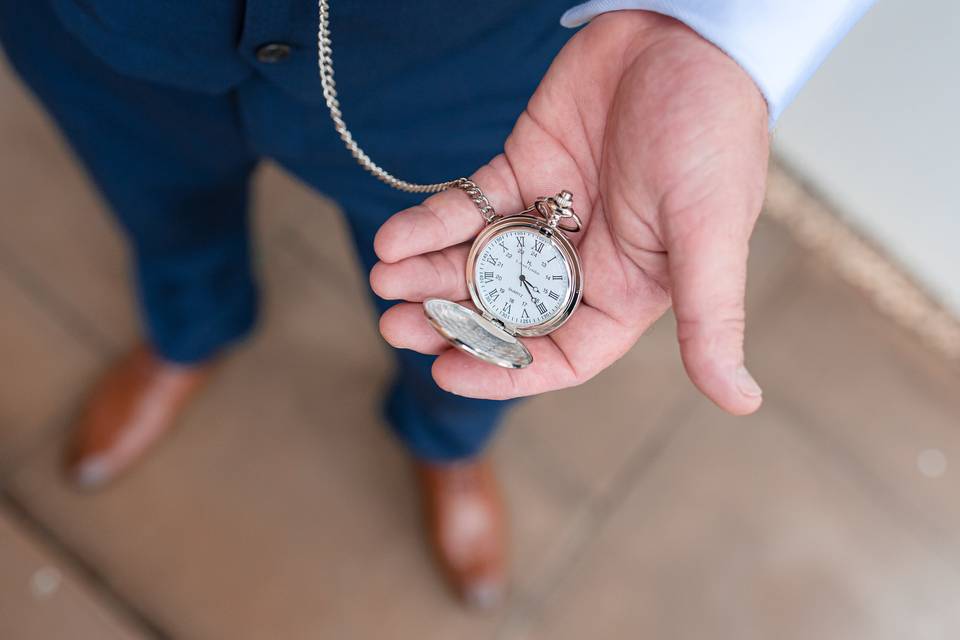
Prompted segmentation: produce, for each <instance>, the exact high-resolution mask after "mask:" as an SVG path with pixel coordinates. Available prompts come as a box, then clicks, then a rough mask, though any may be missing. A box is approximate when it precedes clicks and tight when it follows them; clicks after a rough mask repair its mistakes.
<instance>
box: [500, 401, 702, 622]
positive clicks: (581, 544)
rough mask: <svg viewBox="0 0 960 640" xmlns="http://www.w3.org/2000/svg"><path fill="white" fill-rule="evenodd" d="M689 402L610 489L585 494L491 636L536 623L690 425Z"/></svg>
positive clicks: (634, 455) (664, 422)
mask: <svg viewBox="0 0 960 640" xmlns="http://www.w3.org/2000/svg"><path fill="white" fill-rule="evenodd" d="M692 404H693V403H691V401H690V398H689V397H685V398H681V399H679V400H678V401H677V403H676V405H675V406H674V407H673V408H672V409H671V410H670V411H668V412H666V414H665V415H664V417H663V418H661V420H660V425H659V426H658V427H657V428H655V429H653V430H652V431H651V432H650V435H649V437H647V438H644V439H643V441H642V442H641V443H640V444H639V445H638V446H636V447H635V448H634V450H633V451H632V452H631V453H630V455H629V456H628V457H627V460H626V462H624V463H623V464H622V465H621V466H620V468H619V469H617V471H616V472H615V473H614V475H613V478H612V480H611V482H610V485H609V486H610V487H611V489H610V490H608V491H606V492H604V493H602V494H597V495H594V496H591V497H589V498H587V500H586V501H585V502H584V504H583V506H582V507H580V508H579V509H578V510H577V513H576V514H575V515H574V517H573V523H572V524H571V525H568V526H567V527H565V528H564V530H563V531H562V532H560V538H561V540H560V543H559V544H558V545H557V546H556V547H555V548H554V550H552V551H551V552H550V553H548V558H547V559H546V560H545V561H544V562H543V565H544V567H543V569H542V570H541V571H540V572H539V573H540V576H539V577H538V578H537V579H536V580H535V581H534V583H533V585H532V586H530V587H527V588H526V589H524V591H523V592H522V593H518V594H517V596H516V598H517V601H518V602H517V604H516V605H514V606H513V607H511V611H509V612H508V613H507V615H505V616H504V618H503V620H502V621H501V623H500V624H499V626H498V628H497V630H496V632H495V634H494V638H496V639H497V640H515V639H517V638H521V637H524V636H525V634H526V633H527V632H528V631H529V630H530V629H531V628H533V627H534V626H535V625H537V624H538V622H539V618H540V614H541V612H542V610H543V607H544V606H545V605H546V604H547V603H548V602H549V601H550V600H551V598H552V597H553V595H554V594H555V593H556V592H557V591H558V590H559V588H560V587H561V586H562V585H563V584H565V583H566V582H567V581H568V580H570V579H572V577H573V576H575V575H576V574H577V569H578V568H579V567H580V566H581V565H582V564H583V563H584V562H585V561H586V558H587V554H588V553H589V550H590V549H591V547H592V546H593V542H594V541H595V539H596V537H597V534H598V533H599V532H600V531H601V530H602V529H603V527H604V525H605V524H606V523H607V522H608V521H609V520H610V518H611V517H612V516H613V515H614V514H615V513H616V512H617V511H619V509H620V507H621V506H622V505H623V504H624V503H625V502H626V500H627V498H628V497H629V495H630V494H631V493H632V492H633V491H634V490H635V489H636V488H637V487H638V486H639V485H640V484H641V483H642V482H643V479H644V477H645V476H646V475H647V472H648V471H649V470H650V469H651V468H652V467H653V466H654V465H655V464H656V462H657V460H659V459H660V457H661V456H662V454H663V452H664V451H666V449H667V448H668V447H669V445H670V443H671V442H673V440H674V439H675V438H676V437H677V434H679V433H680V431H681V430H682V429H683V428H685V427H686V426H688V424H689V421H688V419H689V417H690V416H691V414H692V413H693V411H694V408H693V406H692Z"/></svg>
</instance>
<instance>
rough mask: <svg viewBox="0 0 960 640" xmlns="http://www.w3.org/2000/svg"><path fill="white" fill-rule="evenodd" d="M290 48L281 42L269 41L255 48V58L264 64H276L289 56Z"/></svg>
mask: <svg viewBox="0 0 960 640" xmlns="http://www.w3.org/2000/svg"><path fill="white" fill-rule="evenodd" d="M291 51H292V48H291V47H290V45H288V44H284V43H282V42H271V43H269V44H265V45H262V46H260V47H258V48H257V60H259V61H260V62H263V63H265V64H276V63H277V62H283V61H284V60H286V59H287V58H289V57H290V52H291Z"/></svg>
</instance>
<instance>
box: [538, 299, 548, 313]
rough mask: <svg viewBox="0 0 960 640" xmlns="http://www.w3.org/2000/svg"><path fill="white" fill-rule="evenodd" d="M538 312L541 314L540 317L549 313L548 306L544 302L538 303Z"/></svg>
mask: <svg viewBox="0 0 960 640" xmlns="http://www.w3.org/2000/svg"><path fill="white" fill-rule="evenodd" d="M537 311H539V312H540V315H543V314H544V313H546V312H547V305H545V304H543V303H542V302H538V303H537Z"/></svg>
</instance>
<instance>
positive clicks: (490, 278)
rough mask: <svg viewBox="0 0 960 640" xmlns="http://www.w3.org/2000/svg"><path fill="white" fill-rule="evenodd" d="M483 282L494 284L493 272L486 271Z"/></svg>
mask: <svg viewBox="0 0 960 640" xmlns="http://www.w3.org/2000/svg"><path fill="white" fill-rule="evenodd" d="M483 281H484V282H493V271H484V272H483Z"/></svg>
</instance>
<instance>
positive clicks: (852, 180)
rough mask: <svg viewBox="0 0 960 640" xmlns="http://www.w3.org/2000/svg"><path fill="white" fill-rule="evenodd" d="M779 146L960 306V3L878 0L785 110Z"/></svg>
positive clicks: (853, 218) (855, 219) (851, 216)
mask: <svg viewBox="0 0 960 640" xmlns="http://www.w3.org/2000/svg"><path fill="white" fill-rule="evenodd" d="M774 149H775V150H776V151H777V152H778V153H779V154H780V155H781V157H782V158H784V159H785V160H786V161H787V163H788V164H789V165H790V166H792V167H793V168H794V169H796V170H798V172H799V173H800V174H801V175H802V176H804V177H805V178H807V179H808V180H809V181H810V182H811V183H812V184H813V185H814V186H815V187H816V189H818V190H819V191H820V192H821V193H823V194H824V195H826V196H827V198H828V200H830V201H831V202H832V203H833V204H835V205H836V206H837V208H838V209H839V210H840V211H841V212H842V213H843V214H844V215H845V217H846V218H847V219H848V220H849V221H850V222H851V223H852V224H853V225H854V226H855V227H858V228H860V229H861V230H862V231H864V232H865V234H866V235H867V236H868V237H871V238H872V239H873V240H875V241H876V242H877V243H878V244H880V245H881V246H882V247H884V248H885V249H886V250H887V251H888V253H890V254H891V255H892V256H893V257H894V258H896V259H897V260H898V261H900V263H901V264H902V265H904V266H905V267H906V268H907V269H908V271H910V272H911V273H912V274H913V275H914V276H915V277H916V278H918V279H919V280H920V281H921V282H922V283H923V284H924V285H925V286H926V287H927V289H928V290H929V291H931V292H932V293H933V294H934V295H936V296H937V297H938V298H939V299H940V300H941V301H942V302H943V303H945V304H946V305H947V306H949V307H950V308H952V309H953V310H954V311H956V312H958V313H960V159H958V153H960V2H956V1H955V0H920V1H911V0H880V1H879V2H878V3H877V5H876V6H874V7H873V9H872V10H871V11H870V12H869V13H868V14H867V15H866V17H864V18H863V20H862V21H861V22H860V23H859V24H858V25H857V26H856V27H855V28H854V30H853V31H852V32H851V33H850V35H849V36H847V38H846V39H845V40H844V41H843V42H842V43H841V44H840V46H839V47H837V49H836V50H835V51H834V52H833V54H832V55H831V56H830V58H828V59H827V61H826V63H824V65H823V67H822V68H821V69H820V70H819V71H818V72H817V74H816V75H815V76H814V78H813V79H812V80H811V81H810V83H809V84H808V85H807V86H806V87H805V88H804V90H803V91H802V92H801V93H800V95H799V96H798V98H797V100H796V101H795V102H794V103H793V105H791V106H790V107H789V108H788V109H787V111H786V112H785V113H784V115H783V116H782V118H781V120H780V122H779V125H778V127H777V129H776V132H775V143H774Z"/></svg>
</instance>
